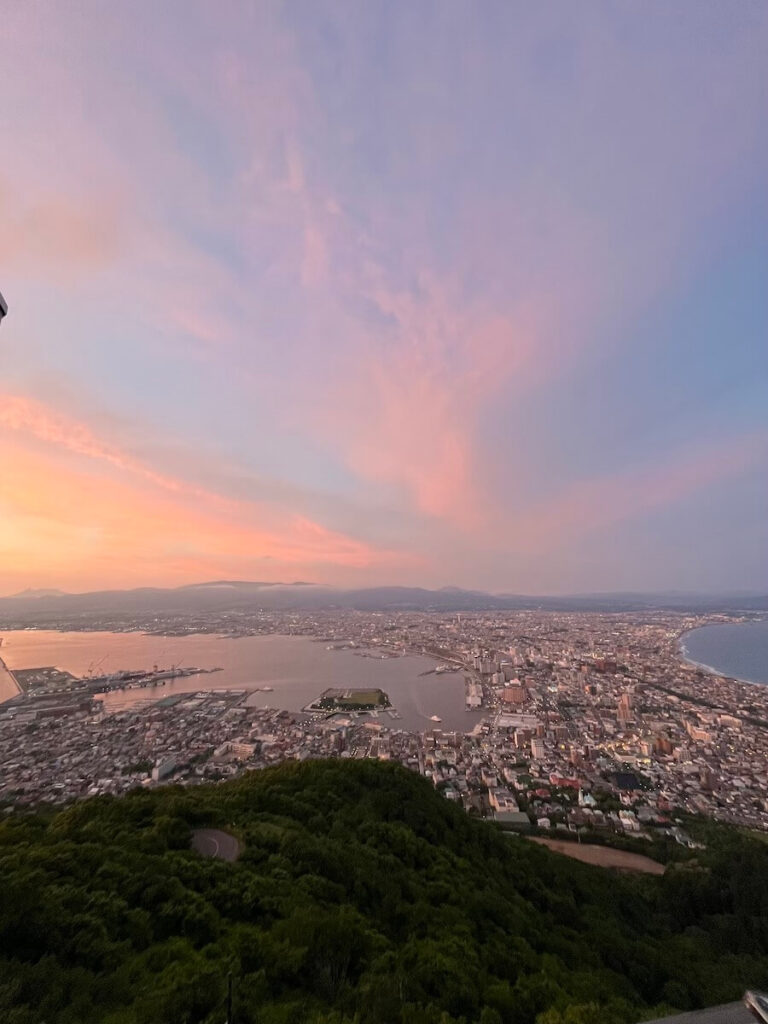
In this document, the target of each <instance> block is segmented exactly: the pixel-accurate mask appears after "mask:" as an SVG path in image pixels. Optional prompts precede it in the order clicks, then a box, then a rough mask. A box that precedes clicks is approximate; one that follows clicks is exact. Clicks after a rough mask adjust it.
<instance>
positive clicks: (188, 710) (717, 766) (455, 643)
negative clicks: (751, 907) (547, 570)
mask: <svg viewBox="0 0 768 1024" xmlns="http://www.w3.org/2000/svg"><path fill="white" fill-rule="evenodd" d="M733 618H734V617H732V616H726V615H719V616H713V615H708V616H694V615H685V614H679V613H666V612H648V613H636V614H588V613H571V614H562V613H561V614H556V613H537V612H515V613H504V614H500V613H479V612H478V613H469V614H467V613H462V614H431V613H421V612H392V613H386V612H382V613H356V612H348V611H345V612H323V613H313V614H309V613H300V612H271V611H270V612H266V611H256V612H244V611H242V612H238V613H224V612H222V613H220V614H215V615H214V614H209V615H205V616H202V615H201V616H186V615H185V616H180V615H179V616H171V617H154V616H153V617H152V618H150V619H146V620H142V619H141V618H138V619H135V620H132V621H130V622H128V621H126V620H124V619H123V620H120V621H119V622H118V621H116V620H114V619H109V620H99V619H98V618H89V620H88V622H87V623H81V624H80V628H88V629H114V628H116V627H118V626H119V627H120V628H122V629H130V630H133V631H136V630H138V631H142V632H148V633H155V634H158V633H159V634H162V635H174V636H183V635H189V634H195V633H200V632H205V633H213V634H216V635H219V636H228V637H232V638H233V640H232V642H235V643H236V642H237V639H236V638H238V637H242V636H247V635H264V634H280V635H284V634H285V635H303V636H309V637H312V638H313V639H315V640H318V641H323V642H326V643H327V644H328V645H332V646H333V647H335V648H339V649H341V648H345V647H352V648H355V649H357V650H358V651H360V650H363V651H371V652H375V653H376V654H377V655H383V656H390V657H396V656H400V655H404V654H412V653H420V654H427V655H429V656H431V657H432V658H434V660H435V671H436V673H437V674H442V673H445V674H446V676H447V677H448V676H449V675H450V677H452V678H455V674H456V673H461V674H462V675H463V678H464V686H465V703H466V707H467V710H478V709H479V710H480V711H481V712H482V718H481V719H480V720H477V719H476V716H473V719H472V721H471V723H468V731H467V732H466V733H464V732H461V731H449V730H447V729H445V728H443V727H441V724H440V723H438V722H435V723H433V725H432V727H430V728H428V729H426V730H424V731H421V732H414V731H407V730H405V729H404V728H403V727H402V723H400V722H399V721H398V713H397V709H396V707H394V708H391V709H390V708H388V707H385V706H382V707H381V708H379V709H376V708H372V709H369V710H364V711H359V712H357V711H354V710H351V708H352V707H353V706H354V705H353V704H345V705H344V708H345V710H342V711H335V710H334V709H333V708H328V707H325V706H323V705H322V702H321V703H320V704H319V705H317V706H316V707H315V706H314V705H313V708H311V709H308V710H307V711H306V712H305V713H294V712H289V711H286V710H284V709H281V708H279V706H276V707H275V708H274V709H270V708H267V709H265V708H260V707H253V706H250V705H249V703H248V697H249V693H250V692H251V691H250V690H249V689H245V688H242V689H237V690H212V691H208V690H205V689H204V688H201V689H198V688H197V687H198V686H200V684H199V682H197V681H196V679H194V678H191V679H190V685H189V692H188V693H184V694H179V693H176V694H174V695H173V696H170V697H167V698H165V699H161V700H158V701H155V702H153V703H150V704H148V705H147V704H145V705H144V706H137V707H134V708H131V709H129V710H118V711H115V712H114V713H107V711H106V710H105V708H104V706H103V704H102V702H101V701H100V700H99V699H98V696H97V695H96V694H95V692H94V691H95V690H98V689H101V690H103V689H105V688H106V687H107V686H112V687H116V686H125V685H137V686H141V685H150V684H151V683H152V682H153V681H156V679H153V677H152V675H151V674H147V675H143V674H141V673H134V674H133V678H132V681H131V682H129V681H127V680H126V679H125V678H121V677H115V676H113V677H110V678H107V677H104V678H101V679H99V680H94V679H93V678H84V679H77V678H75V677H74V676H72V675H70V674H69V673H67V672H61V671H57V670H54V669H53V668H51V667H46V668H42V669H40V670H36V671H30V670H27V671H24V672H18V673H17V674H16V677H15V681H16V682H17V683H18V685H19V686H20V687H21V689H22V690H23V691H24V692H22V693H21V694H20V695H19V696H17V697H15V698H12V699H10V700H8V701H6V702H5V703H4V704H2V705H0V722H1V723H2V728H1V729H0V767H1V768H2V783H1V784H0V800H1V801H2V802H3V803H4V804H5V805H6V806H7V807H8V808H13V807H26V806H30V805H36V804H40V803H45V802H54V803H62V802H66V801H71V800H76V799H80V798H83V797H86V796H91V795H96V794H103V793H111V794H116V793H120V792H124V791H126V790H129V789H131V788H134V787H152V786H154V785H157V784H158V783H168V782H175V783H179V784H181V785H192V784H195V783H199V782H203V781H211V780H220V779H227V778H231V777H233V776H237V775H239V774H241V773H243V772H247V771H252V770H254V769H260V768H263V767H266V766H268V765H273V764H276V763H279V762H283V761H289V760H305V759H309V758H376V759H380V760H393V761H399V762H401V763H403V764H405V765H406V766H408V767H409V768H412V769H413V770H414V771H416V772H419V773H421V774H422V775H425V776H427V777H428V778H429V779H431V781H432V783H433V784H434V786H435V787H436V788H437V789H438V790H439V791H440V792H441V793H442V794H443V796H444V797H445V798H447V799H449V800H452V801H455V802H457V803H460V804H461V805H463V806H464V808H465V809H466V810H467V811H469V812H470V813H472V814H477V815H480V816H483V817H488V818H492V819H495V820H497V821H499V822H500V823H502V824H503V825H504V826H506V827H509V828H515V829H521V830H526V829H533V830H538V831H542V832H545V833H546V832H548V831H550V830H553V831H555V832H566V833H578V834H579V835H585V834H592V835H598V834H603V835H608V834H619V835H623V834H627V835H630V836H633V837H643V836H646V837H651V836H653V835H654V834H659V832H666V833H667V834H668V835H672V836H674V837H675V838H676V839H677V840H678V841H679V842H681V843H684V844H685V843H688V842H690V840H689V838H688V837H687V835H686V833H685V832H684V831H683V830H681V829H680V828H679V827H677V825H676V824H675V816H676V814H677V813H679V812H680V811H687V812H690V813H695V814H701V815H705V816H710V817H712V818H715V819H718V820H721V821H725V822H730V823H733V824H738V825H741V826H747V827H750V828H756V829H768V689H766V688H765V687H763V686H759V685H754V684H748V683H742V682H739V681H736V680H733V679H726V678H724V677H721V676H717V675H715V674H713V673H710V672H707V671H704V670H702V669H701V668H699V667H697V666H695V665H692V664H690V663H688V662H687V661H685V659H684V658H683V657H682V656H681V651H680V638H681V636H682V635H683V634H684V633H685V632H686V631H688V630H690V629H692V628H696V627H697V626H700V625H702V624H703V623H705V622H712V621H733ZM13 625H14V624H13V623H11V622H9V623H6V624H5V626H6V628H8V629H10V628H12V627H13ZM60 628H62V629H64V628H67V629H71V628H72V625H71V623H61V624H60ZM0 655H2V648H1V647H0ZM340 656H341V657H344V656H345V655H343V654H340ZM360 665H361V668H360V685H361V686H364V685H365V682H366V680H365V668H364V666H365V661H364V660H361V662H360ZM128 669H130V666H126V670H128ZM156 674H157V675H158V676H160V675H163V674H164V673H163V672H162V671H161V670H158V672H157V673H156ZM318 697H320V687H318ZM275 702H276V704H279V697H278V695H277V694H275ZM326 703H327V702H326Z"/></svg>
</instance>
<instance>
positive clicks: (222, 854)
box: [192, 828, 240, 861]
mask: <svg viewBox="0 0 768 1024" xmlns="http://www.w3.org/2000/svg"><path fill="white" fill-rule="evenodd" d="M192 849H193V850H197V852H198V853H199V854H200V855H201V856H202V857H218V858H219V860H228V861H235V860H237V858H238V857H239V856H240V843H239V842H238V841H237V839H235V837H234V836H231V835H230V834H229V833H228V832H222V831H220V830H219V829H217V828H196V829H195V830H194V832H193V833H192Z"/></svg>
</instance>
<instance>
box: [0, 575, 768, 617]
mask: <svg viewBox="0 0 768 1024" xmlns="http://www.w3.org/2000/svg"><path fill="white" fill-rule="evenodd" d="M247 608H268V609H276V610H277V609H290V608H296V609H300V610H306V611H311V610H313V609H316V610H320V609H332V608H350V609H358V610H361V611H397V610H400V611H410V610H412V611H441V612H462V611H504V610H525V609H529V610H541V611H561V612H568V611H596V612H616V611H643V610H648V609H654V608H656V609H667V610H676V611H697V612H702V611H735V610H742V611H767V610H768V595H765V594H754V593H751V594H747V593H739V594H694V593H685V592H679V591H670V592H666V593H656V594H654V593H608V594H574V595H569V596H554V597H540V596H526V595H521V594H488V593H485V592H483V591H479V590H462V589H460V588H458V587H443V588H441V589H439V590H427V589H424V588H422V587H397V586H392V587H368V588H364V589H354V590H345V589H339V588H335V587H328V586H323V585H320V584H313V583H305V582H302V581H297V582H293V583H268V582H264V581H248V580H212V581H209V582H205V583H196V584H188V585H186V586H182V587H174V588H170V589H166V588H159V587H142V588H139V589H136V590H104V591H95V592H92V593H86V594H67V593H63V592H62V591H58V590H25V591H23V592H22V593H20V594H15V595H14V596H12V597H5V598H0V620H4V621H11V620H13V621H23V622H29V623H30V624H32V623H42V622H50V621H53V620H56V619H59V618H60V619H69V618H72V617H77V616H85V615H93V614H101V615H105V616H109V615H121V614H124V615H127V614H140V613H142V612H153V613H158V614H162V613H168V614H183V613H202V612H205V611H211V612H221V611H226V610H228V609H232V610H236V609H247Z"/></svg>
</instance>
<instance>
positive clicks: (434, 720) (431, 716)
mask: <svg viewBox="0 0 768 1024" xmlns="http://www.w3.org/2000/svg"><path fill="white" fill-rule="evenodd" d="M429 720H430V722H442V718H440V717H439V716H438V715H430V716H429Z"/></svg>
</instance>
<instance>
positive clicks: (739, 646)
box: [681, 620, 768, 683]
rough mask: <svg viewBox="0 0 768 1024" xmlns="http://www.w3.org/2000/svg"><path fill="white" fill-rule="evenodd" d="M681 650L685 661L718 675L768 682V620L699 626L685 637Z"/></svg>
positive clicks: (753, 681) (755, 681) (750, 681)
mask: <svg viewBox="0 0 768 1024" xmlns="http://www.w3.org/2000/svg"><path fill="white" fill-rule="evenodd" d="M681 649H682V652H683V654H684V656H685V657H686V658H687V660H688V661H692V662H695V663H696V664H697V665H701V666H702V667H704V668H709V669H712V670H713V671H715V672H719V673H720V675H724V676H731V677H733V678H734V679H743V680H744V681H745V682H748V683H768V620H766V621H762V622H722V623H720V622H719V623H716V624H715V625H712V626H702V627H701V629H694V630H691V632H690V633H686V634H685V636H684V637H683V638H682V642H681Z"/></svg>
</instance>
